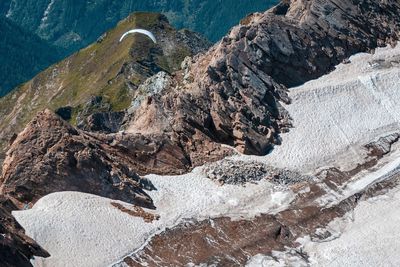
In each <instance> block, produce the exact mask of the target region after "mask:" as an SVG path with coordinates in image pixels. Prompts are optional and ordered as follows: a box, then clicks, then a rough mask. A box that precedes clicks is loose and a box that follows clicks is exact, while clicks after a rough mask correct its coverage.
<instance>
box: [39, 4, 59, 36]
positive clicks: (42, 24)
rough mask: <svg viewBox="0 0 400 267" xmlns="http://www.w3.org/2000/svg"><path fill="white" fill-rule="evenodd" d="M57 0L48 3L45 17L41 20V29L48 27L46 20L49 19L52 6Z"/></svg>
mask: <svg viewBox="0 0 400 267" xmlns="http://www.w3.org/2000/svg"><path fill="white" fill-rule="evenodd" d="M55 1H56V0H51V1H50V3H49V4H48V5H47V8H46V10H45V11H44V13H43V17H42V20H41V22H40V25H39V29H44V28H45V27H46V22H47V20H48V19H49V14H50V11H51V8H52V7H53V5H54V3H55Z"/></svg>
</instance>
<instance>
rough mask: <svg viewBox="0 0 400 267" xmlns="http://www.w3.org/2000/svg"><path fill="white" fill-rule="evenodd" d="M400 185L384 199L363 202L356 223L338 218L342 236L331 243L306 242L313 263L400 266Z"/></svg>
mask: <svg viewBox="0 0 400 267" xmlns="http://www.w3.org/2000/svg"><path fill="white" fill-rule="evenodd" d="M399 211H400V188H397V189H395V190H394V191H392V192H391V193H389V195H387V196H386V197H384V198H375V199H373V200H369V201H363V202H361V203H360V204H359V205H358V206H357V207H356V208H355V210H354V222H351V223H349V222H348V221H349V220H351V219H352V218H351V219H349V220H347V224H345V225H343V224H342V222H343V221H340V220H335V221H334V222H332V223H331V224H330V227H335V228H336V229H340V231H341V232H342V233H341V235H340V237H339V238H337V239H334V240H332V241H330V242H310V241H308V242H307V241H305V242H304V251H305V252H307V253H308V255H309V256H310V263H311V266H330V267H335V266H337V267H341V266H353V267H358V266H359V267H364V266H400V258H399V257H398V256H397V255H399V254H400V246H399V245H398V244H399V240H400V212H399Z"/></svg>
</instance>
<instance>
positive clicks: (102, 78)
mask: <svg viewBox="0 0 400 267" xmlns="http://www.w3.org/2000/svg"><path fill="white" fill-rule="evenodd" d="M137 27H139V28H146V29H149V30H151V31H152V32H153V33H154V34H155V35H156V36H157V40H158V42H157V44H153V43H152V42H151V41H150V40H149V39H148V38H147V37H144V36H141V35H131V36H129V37H128V38H126V39H125V40H124V41H123V42H121V43H120V42H119V38H120V37H121V35H122V34H123V33H124V32H125V31H127V30H130V29H132V28H137ZM209 46H210V44H209V43H208V41H206V40H204V39H203V37H201V36H200V35H199V34H196V33H193V32H190V31H188V30H180V31H177V30H175V29H174V28H172V27H171V26H170V25H169V23H168V20H167V19H166V17H165V16H163V15H160V14H156V13H135V14H134V15H131V16H130V17H128V18H127V19H125V20H123V21H122V22H120V23H119V24H118V26H117V27H116V28H115V29H113V30H111V31H109V32H107V33H105V34H104V35H103V36H101V37H100V38H99V39H98V40H97V42H95V43H94V44H92V45H90V46H89V47H87V48H85V49H83V50H81V51H79V52H77V53H75V54H74V55H72V56H70V57H68V58H67V59H65V60H63V61H61V62H59V63H57V64H55V65H54V66H52V67H51V68H49V69H47V70H46V71H44V72H42V73H40V74H39V75H37V76H36V77H35V78H34V79H33V80H31V81H29V82H27V83H26V84H24V85H22V86H21V87H20V88H18V89H17V90H15V91H14V92H13V93H11V94H9V95H7V96H6V97H4V98H1V99H0V114H1V118H2V119H1V120H0V128H1V129H2V131H1V133H0V147H2V149H3V148H4V146H5V145H6V143H7V142H8V139H9V138H10V137H11V136H12V134H13V133H18V132H19V131H20V130H22V128H23V127H24V126H25V125H26V124H27V122H28V121H29V120H31V119H32V118H33V116H35V115H36V113H37V112H38V111H41V110H43V109H44V108H50V109H52V110H53V111H55V110H56V109H58V108H60V107H67V108H66V109H64V110H68V109H70V114H69V115H68V114H67V116H69V117H70V121H71V122H72V123H73V124H78V122H79V121H82V120H84V118H85V116H86V115H90V113H94V112H95V111H97V112H102V111H112V112H118V111H123V110H125V109H126V108H128V107H129V106H130V104H131V101H132V99H133V97H134V96H135V95H138V94H139V95H140V93H141V92H140V90H136V89H137V87H138V85H139V84H140V83H141V82H143V81H144V80H145V79H146V78H148V77H150V76H152V75H154V74H155V73H157V72H159V71H164V72H167V73H172V72H174V71H176V70H178V69H179V68H180V65H181V62H182V61H183V59H184V58H185V57H186V56H191V55H194V54H196V53H199V52H201V51H204V50H206V49H207V48H208V47H209ZM93 96H97V97H95V98H94V99H93ZM16 99H18V100H16ZM61 113H62V111H60V113H59V114H61ZM77 120H78V121H77ZM0 158H1V157H0Z"/></svg>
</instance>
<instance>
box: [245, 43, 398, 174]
mask: <svg viewBox="0 0 400 267" xmlns="http://www.w3.org/2000/svg"><path fill="white" fill-rule="evenodd" d="M397 61H398V62H399V64H398V65H396V64H395V63H394V62H397ZM351 62H352V63H350V64H341V65H339V66H338V67H337V69H336V70H335V71H333V72H331V73H330V74H328V75H325V76H323V77H321V78H319V79H317V80H313V81H310V82H308V83H306V84H304V85H302V86H300V87H297V88H293V89H291V90H290V93H289V95H290V97H291V98H292V100H293V103H292V104H290V105H286V106H285V108H286V109H287V110H288V112H289V114H290V115H291V117H292V118H293V124H294V128H292V129H290V131H289V132H288V133H285V134H281V137H282V145H280V146H275V148H274V150H273V151H272V152H271V154H270V155H268V156H267V157H255V156H248V157H245V156H239V158H246V159H247V160H259V161H263V162H266V163H267V164H269V165H271V166H275V167H278V168H289V169H295V170H298V171H303V172H314V171H315V170H316V169H317V168H318V167H321V166H337V167H340V168H341V169H349V168H353V167H354V166H355V164H356V163H360V162H363V160H364V158H365V156H366V151H365V150H363V149H361V148H362V147H363V146H364V145H365V144H367V143H368V142H370V141H371V140H373V139H375V138H376V137H378V136H383V135H385V134H388V133H393V132H395V131H398V129H399V128H400V127H399V126H400V122H399V120H400V104H399V103H400V94H399V84H400V45H399V46H397V47H396V48H394V49H392V48H389V47H388V48H381V49H377V50H376V53H375V54H374V55H371V54H364V53H362V54H358V55H355V56H353V57H351ZM374 62H379V64H378V63H374ZM376 64H378V67H377V65H376ZM379 66H380V67H379Z"/></svg>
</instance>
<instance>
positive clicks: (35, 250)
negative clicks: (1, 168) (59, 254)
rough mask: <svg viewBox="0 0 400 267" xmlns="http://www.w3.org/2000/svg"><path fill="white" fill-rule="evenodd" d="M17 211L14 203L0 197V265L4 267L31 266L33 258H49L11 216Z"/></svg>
mask: <svg viewBox="0 0 400 267" xmlns="http://www.w3.org/2000/svg"><path fill="white" fill-rule="evenodd" d="M16 209H18V208H17V206H15V205H14V203H13V202H12V201H11V200H10V199H8V198H6V197H4V196H0V263H1V266H4V267H14V266H18V267H25V266H32V265H31V264H30V262H29V259H31V258H32V257H33V256H38V257H49V256H50V255H49V253H48V252H47V251H45V250H44V249H43V248H41V247H40V246H39V245H38V244H37V243H36V242H35V241H33V240H32V239H31V238H30V237H28V236H26V235H25V231H24V229H22V227H21V226H20V225H19V224H18V222H17V221H16V220H15V219H14V217H12V216H11V211H13V210H16Z"/></svg>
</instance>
